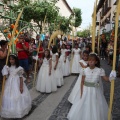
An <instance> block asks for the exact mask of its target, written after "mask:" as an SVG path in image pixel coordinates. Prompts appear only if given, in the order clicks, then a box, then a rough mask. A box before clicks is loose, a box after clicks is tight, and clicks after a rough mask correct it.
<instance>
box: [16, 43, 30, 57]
mask: <svg viewBox="0 0 120 120" xmlns="http://www.w3.org/2000/svg"><path fill="white" fill-rule="evenodd" d="M24 44H25V46H26V47H27V48H29V44H28V42H24ZM16 48H19V49H23V45H22V43H19V42H18V43H17V44H16ZM27 58H28V51H26V50H23V51H19V52H18V59H27Z"/></svg>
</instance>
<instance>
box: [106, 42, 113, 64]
mask: <svg viewBox="0 0 120 120" xmlns="http://www.w3.org/2000/svg"><path fill="white" fill-rule="evenodd" d="M113 45H114V44H113V41H110V43H109V44H108V47H107V51H108V64H110V65H112V61H113V50H114V46H113Z"/></svg>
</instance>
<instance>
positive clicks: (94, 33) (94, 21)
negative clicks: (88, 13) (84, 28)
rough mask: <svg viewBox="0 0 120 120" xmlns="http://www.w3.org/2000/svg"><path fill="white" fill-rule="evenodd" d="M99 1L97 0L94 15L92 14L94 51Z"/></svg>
mask: <svg viewBox="0 0 120 120" xmlns="http://www.w3.org/2000/svg"><path fill="white" fill-rule="evenodd" d="M97 2H98V0H96V2H95V4H94V11H93V15H92V23H93V29H92V30H93V31H92V32H93V33H92V52H95V35H96V9H97Z"/></svg>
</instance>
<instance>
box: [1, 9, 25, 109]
mask: <svg viewBox="0 0 120 120" xmlns="http://www.w3.org/2000/svg"><path fill="white" fill-rule="evenodd" d="M22 13H23V9H22V11H21V12H20V13H19V15H18V18H17V20H16V23H15V27H14V29H13V31H12V36H11V39H10V43H9V49H8V53H7V58H6V65H7V64H8V57H9V54H10V49H11V46H12V44H14V41H13V39H14V36H15V31H16V29H17V27H18V22H19V20H20V17H21V15H22ZM5 79H6V76H4V77H3V83H2V92H1V99H0V107H1V105H2V97H3V94H4V87H5Z"/></svg>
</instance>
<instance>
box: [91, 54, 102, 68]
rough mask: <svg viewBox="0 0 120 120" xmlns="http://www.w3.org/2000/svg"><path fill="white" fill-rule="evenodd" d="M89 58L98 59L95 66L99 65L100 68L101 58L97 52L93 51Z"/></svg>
mask: <svg viewBox="0 0 120 120" xmlns="http://www.w3.org/2000/svg"><path fill="white" fill-rule="evenodd" d="M89 58H94V59H95V60H96V61H97V63H96V64H95V66H96V67H98V68H100V59H99V57H98V56H97V55H96V54H95V53H91V54H90V55H89Z"/></svg>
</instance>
